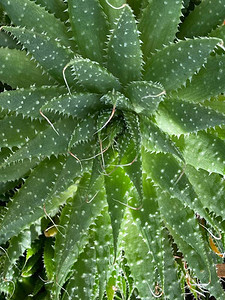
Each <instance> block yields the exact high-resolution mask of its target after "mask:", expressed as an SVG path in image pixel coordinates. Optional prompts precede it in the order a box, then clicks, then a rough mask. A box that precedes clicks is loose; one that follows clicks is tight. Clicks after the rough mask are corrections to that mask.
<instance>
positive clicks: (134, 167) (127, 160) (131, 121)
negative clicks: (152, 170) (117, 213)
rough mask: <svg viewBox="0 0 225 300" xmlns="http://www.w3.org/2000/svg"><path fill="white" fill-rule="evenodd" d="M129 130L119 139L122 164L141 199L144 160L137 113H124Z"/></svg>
mask: <svg viewBox="0 0 225 300" xmlns="http://www.w3.org/2000/svg"><path fill="white" fill-rule="evenodd" d="M124 118H125V122H126V125H127V131H126V132H124V134H123V137H121V138H120V140H119V148H120V159H121V160H120V164H121V165H122V166H124V171H125V172H126V174H127V175H128V176H129V178H130V180H131V181H132V182H133V184H134V186H135V188H136V189H137V191H138V194H139V197H140V199H142V197H143V191H142V160H141V137H140V131H139V119H138V117H137V116H136V115H135V114H132V113H124Z"/></svg>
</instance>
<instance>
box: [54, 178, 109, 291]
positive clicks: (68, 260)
mask: <svg viewBox="0 0 225 300" xmlns="http://www.w3.org/2000/svg"><path fill="white" fill-rule="evenodd" d="M102 184H103V182H102V178H99V179H98V181H97V182H96V183H95V188H96V189H97V191H98V193H97V194H96V195H95V194H93V193H94V191H93V190H91V191H90V190H89V191H88V186H89V176H88V175H87V174H86V175H85V176H84V177H83V178H82V180H81V182H80V185H79V187H78V190H77V193H76V195H75V196H74V197H73V199H71V200H70V201H69V202H68V203H67V205H66V206H65V207H64V209H63V211H62V215H61V218H60V226H63V228H64V229H63V234H58V235H57V238H56V244H55V258H54V259H55V265H56V273H55V280H56V282H57V284H56V286H55V289H56V295H58V293H59V292H60V286H61V285H63V284H64V282H65V280H66V277H67V274H68V273H69V271H70V269H71V267H72V266H73V264H74V261H76V260H77V258H78V255H79V253H80V252H81V250H82V248H83V246H84V245H85V244H86V243H87V241H88V228H89V226H90V225H91V224H92V222H93V221H94V219H95V217H97V216H98V215H99V214H100V213H101V211H102V209H103V207H104V206H105V205H106V200H105V191H104V189H101V187H102ZM92 197H94V199H93V201H90V202H89V200H90V199H92ZM88 202H89V203H88Z"/></svg>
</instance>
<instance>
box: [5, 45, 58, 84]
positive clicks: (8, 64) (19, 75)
mask: <svg viewBox="0 0 225 300" xmlns="http://www.w3.org/2000/svg"><path fill="white" fill-rule="evenodd" d="M0 64H1V70H0V80H1V81H2V82H4V83H7V84H9V85H10V86H12V87H13V88H17V87H21V88H28V87H30V86H31V85H32V84H35V85H36V86H42V85H49V84H54V83H55V81H54V80H53V79H52V78H50V75H48V74H43V71H42V69H41V68H38V67H37V64H36V63H35V62H34V61H31V57H30V56H26V52H25V51H20V50H16V49H8V48H0Z"/></svg>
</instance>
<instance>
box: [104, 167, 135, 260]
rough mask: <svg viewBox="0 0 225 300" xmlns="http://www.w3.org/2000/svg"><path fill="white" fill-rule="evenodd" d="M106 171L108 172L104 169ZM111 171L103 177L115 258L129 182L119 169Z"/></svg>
mask: <svg viewBox="0 0 225 300" xmlns="http://www.w3.org/2000/svg"><path fill="white" fill-rule="evenodd" d="M106 171H108V170H107V169H106ZM111 171H112V173H111V174H109V176H105V189H106V195H107V202H108V205H109V215H110V218H111V224H112V230H113V244H114V254H115V256H116V253H117V242H118V235H119V231H120V226H121V223H122V220H123V215H124V211H125V208H126V202H125V201H126V198H125V194H126V192H127V191H128V190H129V188H130V180H129V178H128V177H127V176H126V175H125V173H124V171H123V169H122V168H120V167H119V168H116V169H115V167H114V170H112V168H111Z"/></svg>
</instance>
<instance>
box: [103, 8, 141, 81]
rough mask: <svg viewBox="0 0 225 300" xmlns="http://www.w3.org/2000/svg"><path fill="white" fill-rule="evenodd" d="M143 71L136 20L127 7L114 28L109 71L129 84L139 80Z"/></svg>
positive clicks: (109, 53)
mask: <svg viewBox="0 0 225 300" xmlns="http://www.w3.org/2000/svg"><path fill="white" fill-rule="evenodd" d="M141 69H142V53H141V48H140V41H139V37H138V31H137V26H136V23H135V18H134V16H133V14H132V11H131V9H130V8H129V7H128V6H127V5H126V6H125V7H124V8H123V12H122V14H121V16H120V19H119V21H118V23H117V25H116V27H115V28H114V30H113V32H112V35H111V36H110V39H109V44H108V70H109V71H110V72H111V73H112V74H113V75H115V76H116V77H117V78H119V80H120V82H122V83H125V84H126V83H128V82H130V81H133V80H139V79H140V77H141Z"/></svg>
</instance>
